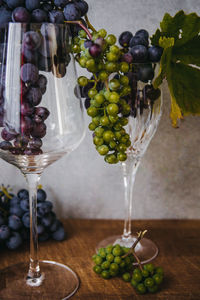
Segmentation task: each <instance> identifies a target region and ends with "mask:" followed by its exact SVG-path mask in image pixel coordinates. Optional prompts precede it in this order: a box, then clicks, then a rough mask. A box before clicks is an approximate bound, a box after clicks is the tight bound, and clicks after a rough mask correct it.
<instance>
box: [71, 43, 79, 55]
mask: <svg viewBox="0 0 200 300" xmlns="http://www.w3.org/2000/svg"><path fill="white" fill-rule="evenodd" d="M72 51H73V52H74V53H80V52H81V47H80V46H79V45H77V44H74V45H73V47H72Z"/></svg>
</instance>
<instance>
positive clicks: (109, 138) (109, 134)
mask: <svg viewBox="0 0 200 300" xmlns="http://www.w3.org/2000/svg"><path fill="white" fill-rule="evenodd" d="M114 137H115V135H114V133H113V132H112V131H111V130H106V131H104V133H103V139H104V141H105V142H106V143H109V142H111V141H112V140H113V139H114ZM113 250H114V249H113Z"/></svg>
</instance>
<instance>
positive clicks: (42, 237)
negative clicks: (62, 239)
mask: <svg viewBox="0 0 200 300" xmlns="http://www.w3.org/2000/svg"><path fill="white" fill-rule="evenodd" d="M49 237H50V234H49V232H47V231H44V232H43V233H42V234H40V235H39V236H38V240H39V242H45V241H47V240H48V239H49Z"/></svg>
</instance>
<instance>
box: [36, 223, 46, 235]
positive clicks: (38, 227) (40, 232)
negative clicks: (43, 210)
mask: <svg viewBox="0 0 200 300" xmlns="http://www.w3.org/2000/svg"><path fill="white" fill-rule="evenodd" d="M44 231H45V228H44V225H42V224H38V225H37V232H38V234H39V235H40V234H43V233H44Z"/></svg>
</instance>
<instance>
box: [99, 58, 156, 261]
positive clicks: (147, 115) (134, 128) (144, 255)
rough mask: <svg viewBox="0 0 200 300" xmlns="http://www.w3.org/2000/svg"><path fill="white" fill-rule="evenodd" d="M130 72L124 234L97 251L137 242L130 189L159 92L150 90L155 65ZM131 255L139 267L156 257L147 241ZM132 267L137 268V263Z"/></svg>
mask: <svg viewBox="0 0 200 300" xmlns="http://www.w3.org/2000/svg"><path fill="white" fill-rule="evenodd" d="M134 69H135V73H132V74H129V75H130V78H129V80H130V83H131V84H132V86H133V88H132V95H131V98H130V99H129V100H128V101H129V104H130V106H131V113H130V116H129V117H128V124H127V126H126V131H127V133H129V135H130V140H131V146H130V147H129V148H128V150H127V152H126V154H127V160H126V161H124V162H122V172H123V181H124V192H125V195H124V198H125V221H124V230H123V234H122V235H114V236H110V237H107V238H106V239H104V240H103V241H101V242H100V243H99V244H98V245H97V251H98V249H99V248H102V247H106V246H107V245H111V244H112V245H116V244H120V245H121V246H125V247H131V246H132V245H133V243H134V242H135V240H136V238H137V235H136V234H133V233H132V229H131V218H132V198H133V187H134V182H135V176H136V172H137V170H138V167H139V164H140V161H141V158H142V157H143V155H144V153H145V151H146V149H147V147H148V145H149V143H150V141H151V139H152V138H153V136H154V134H155V132H156V130H157V127H158V124H159V121H160V118H161V108H162V94H161V90H160V89H154V88H153V87H152V82H153V80H154V78H155V77H156V76H157V74H158V70H159V64H158V63H157V64H155V63H154V64H152V65H151V64H150V63H148V64H145V63H144V64H135V66H134ZM138 74H139V76H138ZM138 77H139V78H143V80H140V79H138ZM148 77H150V78H151V79H148ZM142 229H143V228H141V230H142ZM144 229H146V228H144ZM135 252H136V254H137V256H138V258H139V259H140V261H141V263H147V262H149V261H151V260H153V259H154V258H155V257H156V256H157V255H158V247H157V246H156V245H155V243H154V242H153V241H151V240H150V239H147V238H143V239H142V240H141V241H140V242H139V243H138V244H137V246H136V248H135ZM135 264H136V265H137V263H135Z"/></svg>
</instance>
